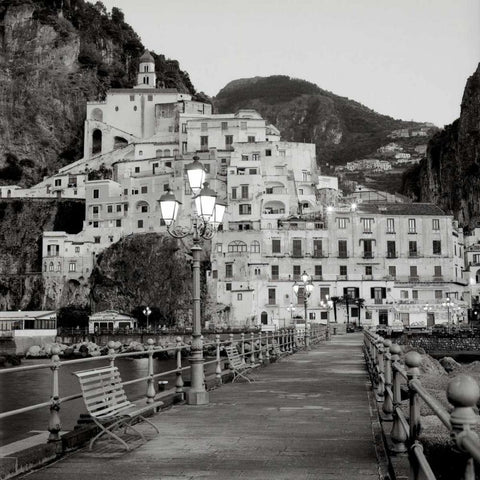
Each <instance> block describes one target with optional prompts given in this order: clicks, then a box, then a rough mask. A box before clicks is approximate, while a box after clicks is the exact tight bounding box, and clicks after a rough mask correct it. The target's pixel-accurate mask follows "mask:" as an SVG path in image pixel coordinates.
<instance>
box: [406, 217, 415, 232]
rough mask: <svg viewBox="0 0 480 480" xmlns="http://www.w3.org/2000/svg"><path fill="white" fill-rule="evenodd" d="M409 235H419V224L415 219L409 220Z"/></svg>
mask: <svg viewBox="0 0 480 480" xmlns="http://www.w3.org/2000/svg"><path fill="white" fill-rule="evenodd" d="M408 233H417V224H416V221H415V219H414V218H409V219H408Z"/></svg>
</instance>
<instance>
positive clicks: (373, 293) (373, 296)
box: [370, 287, 375, 298]
mask: <svg viewBox="0 0 480 480" xmlns="http://www.w3.org/2000/svg"><path fill="white" fill-rule="evenodd" d="M370 298H375V289H374V288H373V287H370Z"/></svg>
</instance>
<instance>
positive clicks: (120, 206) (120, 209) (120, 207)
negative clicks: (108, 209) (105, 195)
mask: <svg viewBox="0 0 480 480" xmlns="http://www.w3.org/2000/svg"><path fill="white" fill-rule="evenodd" d="M126 207H128V205H125V211H127V208H126ZM121 211H122V204H121V203H119V204H118V205H117V213H120V212H121Z"/></svg>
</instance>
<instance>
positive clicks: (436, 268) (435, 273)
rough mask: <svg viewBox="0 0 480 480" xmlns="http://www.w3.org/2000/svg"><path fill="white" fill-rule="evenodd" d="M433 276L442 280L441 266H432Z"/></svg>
mask: <svg viewBox="0 0 480 480" xmlns="http://www.w3.org/2000/svg"><path fill="white" fill-rule="evenodd" d="M433 276H434V277H437V278H442V266H441V265H434V266H433Z"/></svg>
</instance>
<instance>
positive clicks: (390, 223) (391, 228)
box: [387, 218, 395, 233]
mask: <svg viewBox="0 0 480 480" xmlns="http://www.w3.org/2000/svg"><path fill="white" fill-rule="evenodd" d="M387 233H395V219H394V218H387Z"/></svg>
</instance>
